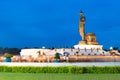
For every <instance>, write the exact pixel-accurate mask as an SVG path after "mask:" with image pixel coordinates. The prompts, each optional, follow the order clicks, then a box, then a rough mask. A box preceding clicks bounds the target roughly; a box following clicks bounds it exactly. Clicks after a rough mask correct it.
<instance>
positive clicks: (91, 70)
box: [0, 66, 120, 74]
mask: <svg viewBox="0 0 120 80" xmlns="http://www.w3.org/2000/svg"><path fill="white" fill-rule="evenodd" d="M0 72H14V73H76V74H84V73H92V74H102V73H120V66H114V67H95V66H93V67H77V66H66V67H29V66H26V67H22V66H21V67H16V66H14V67H13V66H10V67H8V66H0Z"/></svg>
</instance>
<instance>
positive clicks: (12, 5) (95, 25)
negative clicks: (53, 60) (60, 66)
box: [0, 0, 120, 48]
mask: <svg viewBox="0 0 120 80" xmlns="http://www.w3.org/2000/svg"><path fill="white" fill-rule="evenodd" d="M80 10H82V11H83V12H84V15H85V16H86V24H85V32H86V33H88V32H94V33H95V34H96V36H97V41H98V42H99V44H100V45H103V47H104V48H109V47H110V46H114V47H120V36H119V34H120V33H119V31H120V0H0V46H1V47H17V48H23V47H42V46H45V47H48V48H49V47H66V46H68V47H70V46H73V45H75V44H78V42H79V40H81V37H80V35H79V33H78V26H79V25H78V21H79V12H80Z"/></svg>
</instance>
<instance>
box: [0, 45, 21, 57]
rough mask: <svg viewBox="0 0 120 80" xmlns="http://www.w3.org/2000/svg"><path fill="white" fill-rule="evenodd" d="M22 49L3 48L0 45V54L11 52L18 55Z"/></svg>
mask: <svg viewBox="0 0 120 80" xmlns="http://www.w3.org/2000/svg"><path fill="white" fill-rule="evenodd" d="M20 50H21V49H18V48H3V47H0V54H4V53H10V54H14V55H17V54H20Z"/></svg>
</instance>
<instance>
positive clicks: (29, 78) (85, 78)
mask: <svg viewBox="0 0 120 80" xmlns="http://www.w3.org/2000/svg"><path fill="white" fill-rule="evenodd" d="M0 80H120V74H65V73H58V74H56V73H35V74H34V73H2V72H1V73H0Z"/></svg>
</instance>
